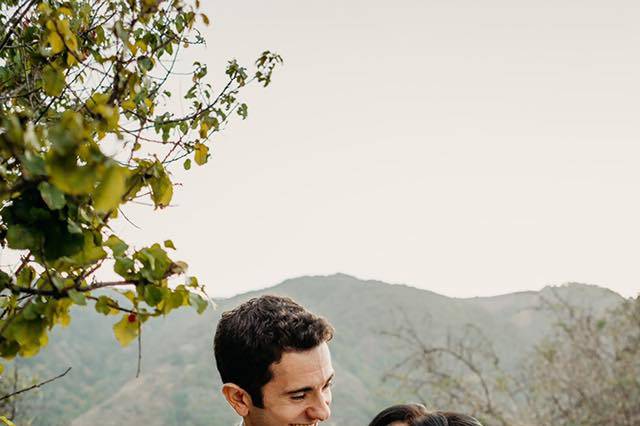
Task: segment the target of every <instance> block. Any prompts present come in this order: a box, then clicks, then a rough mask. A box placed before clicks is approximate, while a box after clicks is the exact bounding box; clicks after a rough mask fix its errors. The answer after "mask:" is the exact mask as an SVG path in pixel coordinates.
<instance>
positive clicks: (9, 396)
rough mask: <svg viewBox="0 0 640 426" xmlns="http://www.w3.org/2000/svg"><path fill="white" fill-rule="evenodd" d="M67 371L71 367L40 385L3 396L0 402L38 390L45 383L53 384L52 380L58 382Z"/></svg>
mask: <svg viewBox="0 0 640 426" xmlns="http://www.w3.org/2000/svg"><path fill="white" fill-rule="evenodd" d="M69 371H71V367H69V368H67V369H66V370H65V372H64V373H62V374H59V375H57V376H56V377H54V378H52V379H49V380H45V381H44V382H40V383H38V384H35V385H32V386H29V387H28V388H24V389H20V390H19V391H16V392H12V393H10V394H8V395H5V396H3V397H1V398H0V401H4V400H5V399H8V398H11V397H12V396H16V395H19V394H21V393H23V392H27V391H30V390H32V389H36V388H39V387H40V386H44V385H46V384H47V383H51V382H53V381H54V380H58V379H59V378H61V377H64V376H65V375H66V374H67V373H68V372H69Z"/></svg>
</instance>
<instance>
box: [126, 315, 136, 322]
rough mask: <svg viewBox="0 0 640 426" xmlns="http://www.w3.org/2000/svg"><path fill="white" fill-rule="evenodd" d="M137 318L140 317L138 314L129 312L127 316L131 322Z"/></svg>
mask: <svg viewBox="0 0 640 426" xmlns="http://www.w3.org/2000/svg"><path fill="white" fill-rule="evenodd" d="M137 319H138V317H137V316H136V314H129V316H128V317H127V320H128V321H129V322H136V320H137Z"/></svg>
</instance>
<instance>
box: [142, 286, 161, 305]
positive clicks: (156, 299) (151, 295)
mask: <svg viewBox="0 0 640 426" xmlns="http://www.w3.org/2000/svg"><path fill="white" fill-rule="evenodd" d="M162 297H163V294H162V290H161V289H160V288H159V287H158V286H155V285H152V284H147V285H146V286H145V287H144V301H145V302H147V305H149V306H156V305H157V304H158V303H160V302H161V301H162Z"/></svg>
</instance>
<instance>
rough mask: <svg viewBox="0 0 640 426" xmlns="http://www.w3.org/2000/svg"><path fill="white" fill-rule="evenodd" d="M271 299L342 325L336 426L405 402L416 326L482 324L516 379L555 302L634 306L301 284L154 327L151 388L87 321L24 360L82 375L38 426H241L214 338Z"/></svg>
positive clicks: (36, 370)
mask: <svg viewBox="0 0 640 426" xmlns="http://www.w3.org/2000/svg"><path fill="white" fill-rule="evenodd" d="M267 293H269V294H278V295H286V296H289V297H292V298H293V299H295V300H296V301H298V302H299V303H301V304H302V305H304V306H305V307H307V308H308V309H310V310H311V311H313V312H315V313H316V314H319V315H322V316H324V317H326V318H328V319H329V320H330V322H331V323H332V324H333V325H334V327H335V329H336V334H335V337H334V339H333V340H332V342H331V344H330V347H331V351H332V357H333V364H334V368H335V370H336V381H335V385H334V388H333V404H332V417H331V420H330V421H328V422H327V424H328V425H340V426H343V425H344V426H360V425H364V424H367V422H368V421H369V420H370V419H371V418H372V416H373V415H374V414H375V413H376V412H377V411H379V410H380V409H381V408H384V407H385V406H387V405H389V404H391V403H396V402H405V401H404V400H405V399H406V398H407V396H406V395H403V392H402V389H400V388H398V385H397V384H395V383H393V382H392V381H385V380H384V376H385V373H387V372H389V371H390V370H391V369H392V368H393V366H394V365H396V364H397V363H398V362H399V361H400V360H402V358H403V353H406V352H405V348H404V347H403V345H402V344H401V342H400V341H398V340H396V339H394V338H393V337H390V336H389V333H393V332H394V331H395V330H397V329H398V328H399V327H402V326H407V325H411V326H412V327H413V328H415V329H416V330H418V332H419V333H420V336H421V338H423V339H429V340H430V341H444V339H446V338H447V336H451V335H456V334H457V333H459V332H460V330H462V329H463V328H464V327H465V326H466V325H468V324H473V325H474V326H476V327H478V328H479V329H480V330H482V332H483V334H484V335H485V336H486V337H487V338H488V339H489V340H490V341H491V342H493V344H494V346H495V350H496V352H497V354H498V355H499V356H500V358H501V360H502V362H503V365H504V366H505V368H506V369H514V368H516V366H517V365H518V362H519V361H520V360H521V359H522V358H523V357H526V356H527V353H528V351H529V350H530V349H531V348H532V346H533V345H534V344H535V343H536V342H538V341H539V340H540V339H541V338H542V336H544V334H545V333H546V332H547V331H548V330H549V329H550V327H551V325H552V324H551V322H552V319H551V318H549V316H548V315H547V314H546V313H545V312H544V311H541V310H540V309H539V307H540V305H541V301H542V300H543V299H544V298H545V297H548V296H551V295H552V294H555V293H558V294H560V295H561V296H562V297H563V298H564V299H565V300H567V301H569V302H571V303H573V304H576V305H582V306H587V307H590V308H592V309H594V310H596V311H601V310H604V309H607V308H609V307H612V306H614V305H616V304H618V303H620V302H621V301H622V300H623V298H622V297H621V296H619V295H618V294H616V293H614V292H612V291H610V290H607V289H604V288H601V287H596V286H591V285H584V284H565V285H563V286H559V287H547V288H545V289H543V290H541V291H539V292H520V293H513V294H507V295H503V296H496V297H482V298H468V299H456V298H450V297H445V296H442V295H439V294H436V293H433V292H430V291H426V290H420V289H417V288H413V287H409V286H405V285H390V284H386V283H383V282H379V281H363V280H359V279H357V278H354V277H351V276H348V275H344V274H336V275H331V276H315V277H301V278H295V279H291V280H287V281H285V282H283V283H281V284H279V285H277V286H275V287H271V288H268V289H265V290H260V291H255V292H250V293H246V294H242V295H239V296H236V297H232V298H229V299H224V300H218V301H216V302H217V308H216V310H212V309H209V310H208V311H207V312H206V313H205V314H203V315H197V314H196V313H195V312H192V311H191V310H187V309H185V310H183V311H182V312H178V313H177V314H175V315H172V316H171V317H170V318H167V319H164V320H159V321H152V322H151V323H150V324H149V326H146V325H145V327H144V330H143V337H142V355H143V359H142V374H141V376H140V378H136V377H135V375H136V367H137V347H136V345H135V344H132V345H131V346H129V347H127V348H125V349H122V348H120V347H119V346H118V344H117V343H116V342H115V339H114V338H113V335H112V329H111V326H112V323H113V322H114V321H115V317H102V316H100V315H94V314H90V313H82V312H78V313H77V315H75V316H74V320H73V322H72V324H71V325H70V326H69V327H68V328H66V329H60V330H58V329H56V330H54V332H53V333H52V336H51V338H50V342H51V343H50V344H49V345H48V346H47V347H46V348H45V349H44V350H43V351H42V352H41V353H40V354H39V355H37V356H36V357H34V358H32V359H29V360H26V361H21V365H20V373H21V374H23V375H27V376H30V377H33V378H38V379H46V378H48V377H51V376H54V375H56V374H58V373H60V372H61V371H64V370H65V369H66V368H67V367H72V368H73V369H72V371H71V372H70V373H69V374H68V375H67V376H65V377H63V378H61V379H59V380H57V381H55V382H53V383H51V384H49V385H47V386H45V387H43V388H42V389H41V390H39V391H37V392H36V393H34V394H33V395H32V396H30V397H29V398H31V399H32V401H31V402H30V404H31V406H32V407H33V410H32V416H33V417H35V419H34V425H47V426H58V425H60V426H62V425H73V426H89V425H104V426H109V425H120V424H122V423H123V422H126V423H127V424H152V425H181V426H186V425H213V426H223V425H224V426H227V425H232V424H237V418H236V417H235V416H234V413H233V412H232V410H231V409H230V408H229V407H228V406H227V404H226V402H225V401H224V400H223V398H222V395H221V393H220V379H219V376H218V374H217V371H216V369H215V362H214V357H213V349H212V340H213V333H214V329H215V326H216V323H217V321H218V318H219V316H220V314H221V313H222V312H223V311H225V310H227V309H230V308H231V307H234V306H236V305H238V304H239V303H241V302H243V301H245V300H247V299H249V298H251V297H255V296H259V295H261V294H267ZM442 408H449V409H455V407H442Z"/></svg>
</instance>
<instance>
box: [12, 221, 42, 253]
mask: <svg viewBox="0 0 640 426" xmlns="http://www.w3.org/2000/svg"><path fill="white" fill-rule="evenodd" d="M41 243H42V233H41V232H40V231H39V230H37V229H34V228H27V227H26V226H23V225H10V226H9V229H8V230H7V244H8V245H9V248H12V249H16V250H31V249H33V250H37V249H38V248H39V247H40V246H41Z"/></svg>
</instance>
